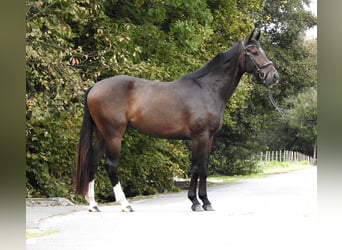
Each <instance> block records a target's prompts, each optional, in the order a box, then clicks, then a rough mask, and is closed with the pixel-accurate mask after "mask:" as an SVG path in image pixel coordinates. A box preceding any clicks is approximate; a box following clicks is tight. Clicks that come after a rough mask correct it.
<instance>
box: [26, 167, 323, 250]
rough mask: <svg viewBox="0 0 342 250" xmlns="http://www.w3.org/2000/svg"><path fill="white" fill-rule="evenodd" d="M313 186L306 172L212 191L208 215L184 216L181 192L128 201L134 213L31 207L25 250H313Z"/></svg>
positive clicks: (312, 171)
mask: <svg viewBox="0 0 342 250" xmlns="http://www.w3.org/2000/svg"><path fill="white" fill-rule="evenodd" d="M316 182H317V168H315V167H311V168H308V169H305V170H300V171H295V172H290V173H284V174H275V175H270V176H267V177H264V178H260V179H248V180H242V181H237V182H234V183H232V184H227V185H220V186H215V187H212V188H209V190H208V195H209V198H210V200H211V202H212V204H213V207H214V208H215V210H216V211H214V212H192V211H191V209H190V205H191V204H190V201H189V200H188V199H187V195H186V192H180V193H175V194H167V195H161V196H158V197H154V198H151V199H146V200H139V201H134V202H132V206H133V208H134V210H135V212H134V213H123V212H121V211H120V207H119V206H118V205H113V206H102V207H101V210H102V212H101V213H89V212H88V211H87V210H86V207H84V206H77V207H71V208H70V207H69V208H65V207H64V210H63V208H62V207H61V208H46V207H45V208H39V207H31V208H27V231H28V232H36V233H37V235H38V237H30V238H28V239H26V249H27V250H33V249H35V250H40V249H41V250H50V249H62V250H68V249H70V250H71V249H72V250H78V249H80V250H81V249H82V250H87V249H91V250H104V249H126V250H130V249H149V250H152V249H158V250H167V249H190V248H191V249H215V250H216V249H233V250H239V249H243V250H245V249H248V250H249V249H253V250H255V249H262V250H267V249H272V250H275V249H276V250H281V249H286V250H288V249H291V250H296V249H318V248H316V247H317V244H318V242H317V194H316V191H317V189H316V187H317V183H316ZM40 209H42V210H41V211H40ZM53 209H55V210H56V211H52V210H53ZM58 209H60V212H58ZM44 213H45V214H46V215H44ZM38 215H39V216H41V217H44V218H41V219H40V220H37V217H35V216H38ZM51 215H53V216H51ZM34 218H36V220H35V219H34Z"/></svg>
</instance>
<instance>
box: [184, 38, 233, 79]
mask: <svg viewBox="0 0 342 250" xmlns="http://www.w3.org/2000/svg"><path fill="white" fill-rule="evenodd" d="M238 49H239V42H238V43H235V44H234V45H233V46H232V47H231V48H230V49H229V50H227V51H224V52H221V53H219V54H217V55H216V56H215V57H214V58H213V59H211V60H210V61H208V62H207V63H206V64H205V65H204V66H203V67H201V68H199V69H198V70H196V71H194V72H191V73H188V74H186V75H184V76H182V79H190V78H199V77H202V76H204V75H206V74H207V73H209V72H211V71H212V70H213V68H215V67H217V65H218V64H219V65H221V64H224V63H226V62H228V61H229V60H231V59H232V58H234V57H235V55H236V52H237V51H238Z"/></svg>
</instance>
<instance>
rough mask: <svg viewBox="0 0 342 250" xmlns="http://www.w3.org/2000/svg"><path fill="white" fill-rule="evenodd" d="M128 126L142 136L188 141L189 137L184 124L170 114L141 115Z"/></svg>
mask: <svg viewBox="0 0 342 250" xmlns="http://www.w3.org/2000/svg"><path fill="white" fill-rule="evenodd" d="M129 125H130V127H133V128H135V129H136V130H138V131H140V132H142V133H144V134H147V135H151V136H154V137H159V138H166V139H189V137H190V131H189V128H188V126H187V124H186V122H185V121H184V120H183V119H182V118H180V117H177V115H172V114H165V113H164V114H158V113H151V114H148V115H146V114H145V115H143V114H142V115H141V116H138V117H136V118H132V119H131V120H130V122H129Z"/></svg>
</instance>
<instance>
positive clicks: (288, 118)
mask: <svg viewBox="0 0 342 250" xmlns="http://www.w3.org/2000/svg"><path fill="white" fill-rule="evenodd" d="M267 91H268V97H269V99H270V101H271V103H272V105H273V107H274V108H275V110H277V111H278V113H279V114H280V116H281V117H282V118H283V119H284V120H285V121H286V122H289V120H297V121H303V122H315V121H317V118H315V119H304V118H299V117H293V116H289V115H287V114H286V112H285V111H284V110H283V109H282V108H281V107H280V106H279V105H278V104H277V103H276V101H275V100H274V98H273V95H272V92H271V88H270V87H268V88H267Z"/></svg>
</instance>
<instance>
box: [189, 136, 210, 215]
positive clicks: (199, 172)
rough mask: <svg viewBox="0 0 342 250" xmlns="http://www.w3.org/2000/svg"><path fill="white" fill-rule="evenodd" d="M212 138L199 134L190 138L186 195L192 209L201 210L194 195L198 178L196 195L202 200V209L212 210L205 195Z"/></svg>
mask: <svg viewBox="0 0 342 250" xmlns="http://www.w3.org/2000/svg"><path fill="white" fill-rule="evenodd" d="M212 142H213V138H212V137H206V136H201V137H199V138H196V139H193V140H192V159H191V181H190V188H189V193H188V197H189V199H190V200H191V202H192V206H191V209H192V210H193V211H203V210H202V208H201V206H200V203H199V201H198V200H197V196H196V189H197V182H198V178H199V188H198V196H199V198H200V199H201V200H202V202H203V209H204V210H206V211H213V210H214V209H213V208H212V206H211V203H210V201H209V200H208V196H207V176H208V161H209V153H210V150H211V146H212Z"/></svg>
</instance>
